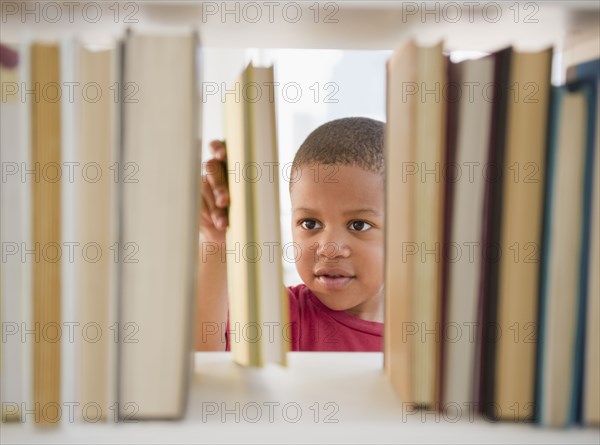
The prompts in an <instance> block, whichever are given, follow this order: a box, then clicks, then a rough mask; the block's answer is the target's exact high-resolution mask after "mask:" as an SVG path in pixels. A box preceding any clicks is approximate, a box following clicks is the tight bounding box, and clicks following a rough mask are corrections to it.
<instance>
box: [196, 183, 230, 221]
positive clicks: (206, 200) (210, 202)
mask: <svg viewBox="0 0 600 445" xmlns="http://www.w3.org/2000/svg"><path fill="white" fill-rule="evenodd" d="M202 199H203V207H202V218H203V219H204V218H208V219H210V220H211V221H212V224H213V226H215V227H216V228H217V229H218V230H221V231H222V230H225V228H226V227H227V214H226V213H225V211H224V210H223V209H220V208H218V207H217V205H216V203H215V199H214V192H213V190H212V188H211V186H210V184H208V182H206V181H202Z"/></svg>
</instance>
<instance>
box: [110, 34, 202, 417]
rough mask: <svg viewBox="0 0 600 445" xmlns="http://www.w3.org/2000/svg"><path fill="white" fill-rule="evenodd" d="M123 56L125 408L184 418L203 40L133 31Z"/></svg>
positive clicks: (131, 413)
mask: <svg viewBox="0 0 600 445" xmlns="http://www.w3.org/2000/svg"><path fill="white" fill-rule="evenodd" d="M123 50H124V55H123V67H122V68H123V77H122V82H123V83H122V87H123V93H127V94H123V97H122V98H121V101H122V116H123V122H122V124H123V130H122V134H123V141H122V144H123V145H122V154H121V166H120V169H121V172H122V173H123V176H122V179H121V181H120V183H119V186H120V196H121V202H120V240H119V253H120V256H119V266H120V272H119V273H120V289H119V298H120V314H119V316H120V318H119V330H120V337H119V348H120V351H119V368H118V369H119V377H118V385H119V386H118V387H119V395H118V397H119V412H120V416H121V417H122V418H124V419H173V418H180V417H182V416H183V414H184V412H185V406H186V400H187V393H188V384H189V378H190V371H191V369H192V358H193V348H192V337H193V320H192V316H193V313H194V299H195V295H196V266H197V259H198V250H197V249H198V202H199V198H198V196H199V195H198V192H199V184H200V182H199V171H200V151H199V137H198V134H199V133H198V122H199V115H198V91H197V65H196V55H197V51H198V42H197V37H196V35H195V33H193V32H187V31H183V30H182V31H181V32H179V31H178V30H173V31H171V32H168V33H167V32H161V33H158V32H142V31H134V32H130V33H129V34H128V35H127V37H126V39H125V42H124V48H123Z"/></svg>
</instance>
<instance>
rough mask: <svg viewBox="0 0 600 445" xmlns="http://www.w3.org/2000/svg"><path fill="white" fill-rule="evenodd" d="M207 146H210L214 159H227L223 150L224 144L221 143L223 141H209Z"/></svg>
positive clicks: (224, 149) (225, 151)
mask: <svg viewBox="0 0 600 445" xmlns="http://www.w3.org/2000/svg"><path fill="white" fill-rule="evenodd" d="M209 146H210V149H211V151H212V154H213V156H214V157H215V158H217V159H219V160H221V161H222V160H224V159H225V158H226V157H227V150H226V148H225V144H224V143H223V141H219V140H214V141H211V142H210V144H209Z"/></svg>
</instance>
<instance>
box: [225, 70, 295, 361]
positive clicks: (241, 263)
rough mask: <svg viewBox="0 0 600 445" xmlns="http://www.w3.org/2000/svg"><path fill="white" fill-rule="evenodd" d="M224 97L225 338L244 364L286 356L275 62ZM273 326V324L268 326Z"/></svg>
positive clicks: (245, 78)
mask: <svg viewBox="0 0 600 445" xmlns="http://www.w3.org/2000/svg"><path fill="white" fill-rule="evenodd" d="M234 88H235V89H236V90H237V91H239V92H240V94H239V95H233V94H232V95H229V96H228V98H227V101H226V104H225V113H226V115H225V119H226V138H225V140H226V144H227V158H228V160H227V164H228V166H227V169H228V171H229V174H228V184H229V192H230V197H231V204H230V207H229V229H228V232H227V251H228V252H229V253H228V254H227V282H228V292H229V299H230V309H229V317H230V322H229V325H230V334H229V341H230V345H231V351H232V353H233V357H234V360H235V361H236V362H237V363H239V364H241V365H244V366H264V365H265V364H266V363H279V364H282V365H285V364H286V352H287V351H289V349H290V342H289V338H288V336H289V333H290V330H289V329H287V324H288V321H289V313H288V311H289V308H288V294H287V290H286V289H285V287H284V285H283V270H282V264H281V234H280V227H279V224H280V211H279V186H278V182H279V180H278V179H279V164H278V162H277V159H278V158H277V141H276V136H275V134H276V122H275V102H274V97H275V95H274V84H273V67H270V68H257V67H254V66H253V65H249V66H248V67H247V68H246V69H245V70H244V72H243V73H242V74H241V75H240V77H239V78H238V79H237V81H236V85H235V87H234ZM272 329H274V330H272Z"/></svg>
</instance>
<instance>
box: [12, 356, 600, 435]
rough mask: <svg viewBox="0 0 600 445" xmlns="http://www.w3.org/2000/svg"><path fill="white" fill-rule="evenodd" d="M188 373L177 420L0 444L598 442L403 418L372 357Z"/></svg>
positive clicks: (524, 428) (429, 416) (206, 366)
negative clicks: (183, 412) (181, 413)
mask: <svg viewBox="0 0 600 445" xmlns="http://www.w3.org/2000/svg"><path fill="white" fill-rule="evenodd" d="M195 365H196V372H195V374H194V377H193V381H192V385H191V388H192V389H191V391H190V394H189V397H190V398H189V401H188V403H189V405H188V412H187V415H186V417H185V419H184V420H182V421H170V422H139V423H122V424H102V423H96V424H93V423H83V422H74V423H63V425H61V426H60V427H59V428H56V429H54V430H49V431H43V430H41V431H40V430H38V429H36V428H34V427H32V426H31V425H30V424H29V423H28V424H25V425H16V424H3V425H2V443H56V444H59V443H60V444H70V443H88V442H93V443H98V444H100V443H114V442H116V441H118V443H311V442H318V443H327V442H335V443H411V444H412V443H456V444H459V443H460V444H465V443H473V444H475V443H477V444H483V443H496V444H497V443H531V444H554V443H556V444H558V443H580V444H586V443H589V444H592V443H598V440H599V438H600V431H599V430H598V429H567V430H552V429H546V428H539V427H535V426H532V425H528V424H517V423H506V422H504V423H489V422H486V421H485V420H481V419H476V420H470V419H469V417H468V413H467V412H466V411H465V412H463V414H462V415H461V416H458V418H457V417H456V415H455V414H451V413H449V412H448V413H446V414H444V415H441V416H440V417H439V418H438V419H436V417H435V414H433V413H419V412H417V413H414V414H410V413H407V412H406V411H403V407H402V403H401V402H400V401H399V400H398V399H397V397H396V396H395V393H394V392H392V389H391V387H390V386H389V384H388V383H387V380H386V378H385V376H384V374H383V371H382V365H383V355H382V354H380V353H332V354H328V353H307V352H304V353H290V354H289V368H288V369H283V368H279V367H277V366H269V367H266V368H265V369H263V370H256V369H247V368H242V367H240V366H237V365H235V364H233V363H232V362H231V355H230V353H225V352H222V353H220V352H217V353H196V356H195ZM236 403H239V405H238V406H239V407H238V408H236ZM257 407H259V408H257ZM270 407H271V408H270ZM298 408H299V409H298ZM259 409H260V410H261V411H259ZM270 409H271V410H272V411H271V414H272V422H271V421H270V420H271V418H270V417H269V415H270V412H269V410H270ZM300 410H301V411H300ZM236 413H237V415H238V416H239V422H236V418H235V416H236ZM421 415H423V418H421ZM222 416H224V417H225V420H226V422H225V423H223V422H222V420H223V419H222ZM256 419H258V420H256ZM315 420H317V422H315ZM336 421H337V422H336Z"/></svg>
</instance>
